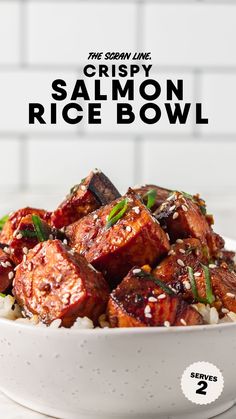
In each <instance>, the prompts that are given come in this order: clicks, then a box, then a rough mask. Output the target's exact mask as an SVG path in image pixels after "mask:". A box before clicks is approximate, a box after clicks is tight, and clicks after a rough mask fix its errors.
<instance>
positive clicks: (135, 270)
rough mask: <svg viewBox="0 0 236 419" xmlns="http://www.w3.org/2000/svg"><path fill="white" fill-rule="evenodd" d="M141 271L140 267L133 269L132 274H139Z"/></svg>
mask: <svg viewBox="0 0 236 419" xmlns="http://www.w3.org/2000/svg"><path fill="white" fill-rule="evenodd" d="M140 272H141V269H134V270H133V274H134V275H135V274H139V273H140Z"/></svg>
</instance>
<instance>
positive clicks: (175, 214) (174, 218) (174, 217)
mask: <svg viewBox="0 0 236 419" xmlns="http://www.w3.org/2000/svg"><path fill="white" fill-rule="evenodd" d="M178 216H179V214H178V212H174V214H173V217H172V218H173V220H176V218H178Z"/></svg>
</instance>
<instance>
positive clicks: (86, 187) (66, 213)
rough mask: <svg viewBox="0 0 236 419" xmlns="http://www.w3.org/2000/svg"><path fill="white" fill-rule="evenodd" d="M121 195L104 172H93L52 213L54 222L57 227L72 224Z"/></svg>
mask: <svg viewBox="0 0 236 419" xmlns="http://www.w3.org/2000/svg"><path fill="white" fill-rule="evenodd" d="M119 197H120V194H119V192H118V190H117V189H116V188H115V186H114V185H113V184H112V183H111V181H110V180H109V179H108V178H107V176H106V175H104V173H102V172H100V171H94V172H91V173H90V174H89V175H88V176H87V178H85V179H83V180H82V181H81V183H80V184H79V185H75V186H74V187H73V188H72V189H71V191H70V194H69V195H68V196H67V197H66V199H65V200H64V201H63V202H62V203H61V204H60V205H59V207H58V208H57V209H56V210H55V211H54V212H53V213H52V218H51V219H52V224H53V225H54V226H55V227H56V228H61V227H64V226H67V225H69V224H72V223H74V222H75V221H77V220H79V219H80V218H82V217H84V216H85V215H87V214H89V213H90V212H92V211H94V210H96V209H97V208H99V207H100V206H101V205H105V204H108V203H109V202H111V201H113V200H114V199H117V198H119Z"/></svg>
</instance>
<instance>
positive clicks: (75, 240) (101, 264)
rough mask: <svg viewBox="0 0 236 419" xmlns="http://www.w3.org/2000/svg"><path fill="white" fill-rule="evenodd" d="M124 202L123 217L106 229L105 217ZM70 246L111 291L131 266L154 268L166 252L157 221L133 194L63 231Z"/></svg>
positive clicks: (162, 234) (107, 224) (166, 246)
mask: <svg viewBox="0 0 236 419" xmlns="http://www.w3.org/2000/svg"><path fill="white" fill-rule="evenodd" d="M124 202H126V211H125V213H124V214H123V215H122V217H121V218H120V219H119V220H117V222H115V223H114V225H112V226H110V227H108V226H109V223H108V216H109V214H111V211H114V210H115V208H116V207H117V205H121V204H122V203H124ZM65 233H66V236H67V237H68V239H69V244H70V246H72V247H73V248H74V249H75V250H76V251H77V252H78V253H80V254H82V255H84V256H85V257H86V259H87V260H88V261H89V262H90V263H91V264H92V265H93V266H94V267H95V268H96V269H97V270H99V271H101V272H102V273H103V275H104V276H105V278H106V279H107V280H108V281H109V283H110V285H111V286H112V287H114V286H115V285H116V284H117V283H119V281H120V280H121V279H122V278H123V277H124V276H125V275H126V274H127V273H128V271H129V270H130V269H131V268H132V266H134V265H136V264H138V265H139V266H142V265H145V264H149V265H151V266H153V265H155V264H156V263H157V261H158V260H159V259H160V258H161V257H163V256H164V255H165V254H166V253H167V252H168V250H169V248H170V246H169V241H168V238H167V236H166V234H165V232H164V231H163V230H162V228H161V226H160V225H159V223H158V222H157V220H156V219H155V218H154V217H153V216H152V214H151V213H150V211H149V210H148V209H147V208H146V206H145V205H144V204H143V203H142V202H141V201H140V200H139V198H138V197H137V196H136V195H135V194H134V193H130V194H128V195H126V196H125V197H123V198H121V199H119V200H116V201H114V202H112V203H111V204H109V205H106V206H104V207H102V208H100V209H98V210H97V211H95V212H93V213H91V214H89V215H87V217H84V218H83V219H82V220H79V221H77V222H76V223H74V224H72V225H70V226H68V227H67V228H66V231H65Z"/></svg>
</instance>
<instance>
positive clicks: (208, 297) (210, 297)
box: [188, 265, 215, 304]
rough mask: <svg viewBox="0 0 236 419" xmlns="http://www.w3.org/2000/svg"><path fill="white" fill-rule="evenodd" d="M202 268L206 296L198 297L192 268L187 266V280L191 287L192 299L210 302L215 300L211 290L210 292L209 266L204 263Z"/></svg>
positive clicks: (204, 302)
mask: <svg viewBox="0 0 236 419" xmlns="http://www.w3.org/2000/svg"><path fill="white" fill-rule="evenodd" d="M202 268H203V272H204V277H205V282H206V298H201V297H199V295H198V290H197V285H196V281H195V278H194V273H193V268H191V267H190V266H188V278H189V282H190V285H191V288H192V293H193V297H194V300H196V301H198V302H199V303H203V304H212V303H213V302H214V301H215V296H214V295H213V292H212V286H211V276H210V271H209V268H208V267H207V266H205V265H202Z"/></svg>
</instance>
